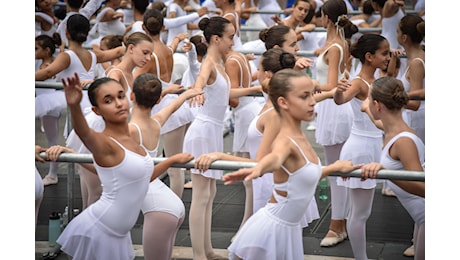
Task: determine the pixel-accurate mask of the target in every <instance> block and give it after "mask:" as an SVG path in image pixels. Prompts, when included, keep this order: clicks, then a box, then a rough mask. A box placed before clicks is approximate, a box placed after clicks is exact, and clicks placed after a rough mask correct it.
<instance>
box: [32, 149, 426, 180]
mask: <svg viewBox="0 0 460 260" xmlns="http://www.w3.org/2000/svg"><path fill="white" fill-rule="evenodd" d="M40 157H41V158H43V159H45V160H46V153H44V152H41V153H40ZM167 159H168V158H167V157H154V158H153V162H154V164H159V163H161V162H163V161H165V160H167ZM57 162H67V163H93V156H92V154H75V153H62V154H60V155H59V158H58V159H57ZM256 164H257V163H255V162H238V161H226V160H217V161H215V162H213V163H211V165H210V166H209V169H213V170H224V171H236V170H239V169H241V168H251V167H254V166H255V165H256ZM194 166H195V160H191V161H190V162H187V163H183V164H179V163H177V164H173V165H172V166H171V167H174V168H186V169H191V168H194ZM224 174H225V173H224ZM331 176H339V177H356V178H361V170H360V169H358V170H354V171H351V172H349V173H339V172H337V173H332V174H331ZM375 178H376V179H392V180H405V181H422V182H425V172H424V171H403V170H386V169H382V170H380V171H379V172H378V174H377V176H376V177H375Z"/></svg>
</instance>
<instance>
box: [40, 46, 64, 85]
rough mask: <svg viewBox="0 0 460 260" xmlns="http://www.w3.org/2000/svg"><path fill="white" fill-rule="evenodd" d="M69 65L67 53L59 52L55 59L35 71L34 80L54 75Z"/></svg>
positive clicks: (41, 79)
mask: <svg viewBox="0 0 460 260" xmlns="http://www.w3.org/2000/svg"><path fill="white" fill-rule="evenodd" d="M69 65H70V57H69V54H67V53H65V52H61V53H59V54H58V55H57V57H56V59H55V60H54V61H53V62H52V63H51V64H50V65H48V66H46V67H45V68H43V69H41V70H39V71H36V72H35V80H36V81H43V80H46V79H49V78H52V77H54V76H56V75H57V74H58V73H59V72H61V71H63V70H65V69H66V68H68V67H69Z"/></svg>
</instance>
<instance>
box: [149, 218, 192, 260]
mask: <svg viewBox="0 0 460 260" xmlns="http://www.w3.org/2000/svg"><path fill="white" fill-rule="evenodd" d="M183 221H184V217H182V218H180V219H178V218H177V217H176V216H174V215H172V214H169V213H165V212H159V211H152V212H148V213H146V214H144V226H143V231H142V232H143V233H142V244H143V250H144V258H145V259H146V260H165V259H171V256H172V250H173V247H174V242H175V239H176V234H177V231H178V229H179V227H180V225H181V224H182V222H183Z"/></svg>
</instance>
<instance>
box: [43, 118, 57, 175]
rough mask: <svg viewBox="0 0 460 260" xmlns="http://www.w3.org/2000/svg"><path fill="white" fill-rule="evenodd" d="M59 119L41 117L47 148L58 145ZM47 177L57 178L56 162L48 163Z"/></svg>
mask: <svg viewBox="0 0 460 260" xmlns="http://www.w3.org/2000/svg"><path fill="white" fill-rule="evenodd" d="M59 119H60V116H57V117H56V116H43V118H42V122H43V129H44V130H45V137H46V140H47V142H48V147H51V146H53V145H58V144H59ZM49 165H50V168H49V171H48V176H50V177H54V178H57V177H58V176H57V170H58V166H59V165H58V162H50V163H49Z"/></svg>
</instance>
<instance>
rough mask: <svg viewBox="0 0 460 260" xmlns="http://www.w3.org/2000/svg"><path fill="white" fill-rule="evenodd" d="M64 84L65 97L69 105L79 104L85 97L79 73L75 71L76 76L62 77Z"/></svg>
mask: <svg viewBox="0 0 460 260" xmlns="http://www.w3.org/2000/svg"><path fill="white" fill-rule="evenodd" d="M61 81H62V84H63V85H64V91H65V99H66V101H67V104H68V105H69V106H71V105H79V104H80V101H81V99H82V97H83V93H82V89H83V86H82V84H81V82H80V78H79V77H78V74H77V73H76V72H75V73H74V77H67V79H64V78H63V79H61Z"/></svg>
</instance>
